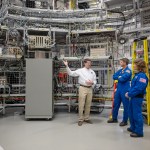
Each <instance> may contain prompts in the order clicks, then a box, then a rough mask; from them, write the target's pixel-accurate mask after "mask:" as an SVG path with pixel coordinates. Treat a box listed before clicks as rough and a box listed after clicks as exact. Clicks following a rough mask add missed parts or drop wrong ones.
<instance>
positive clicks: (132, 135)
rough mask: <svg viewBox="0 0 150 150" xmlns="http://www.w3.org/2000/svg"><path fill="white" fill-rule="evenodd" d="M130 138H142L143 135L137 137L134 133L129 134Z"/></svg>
mask: <svg viewBox="0 0 150 150" xmlns="http://www.w3.org/2000/svg"><path fill="white" fill-rule="evenodd" d="M130 136H131V137H134V138H138V137H143V135H139V134H136V133H131V134H130Z"/></svg>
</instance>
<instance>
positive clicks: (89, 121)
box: [84, 120, 93, 124]
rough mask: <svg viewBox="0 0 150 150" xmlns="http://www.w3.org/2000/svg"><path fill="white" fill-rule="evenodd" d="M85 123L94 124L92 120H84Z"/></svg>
mask: <svg viewBox="0 0 150 150" xmlns="http://www.w3.org/2000/svg"><path fill="white" fill-rule="evenodd" d="M84 122H86V123H89V124H93V122H92V121H91V120H84Z"/></svg>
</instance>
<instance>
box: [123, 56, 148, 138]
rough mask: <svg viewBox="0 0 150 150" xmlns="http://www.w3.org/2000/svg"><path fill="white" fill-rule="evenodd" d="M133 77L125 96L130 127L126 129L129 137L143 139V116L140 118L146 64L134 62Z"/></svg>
mask: <svg viewBox="0 0 150 150" xmlns="http://www.w3.org/2000/svg"><path fill="white" fill-rule="evenodd" d="M133 71H134V73H135V76H134V77H133V79H132V82H131V88H130V89H129V91H128V92H127V93H126V94H125V96H126V97H127V98H129V99H130V103H129V120H130V127H129V128H127V130H128V131H129V132H132V133H131V134H130V136H131V137H143V116H142V102H143V98H144V95H145V94H146V87H147V84H148V78H147V76H146V74H145V71H146V63H145V61H143V60H142V59H136V60H135V61H134V70H133Z"/></svg>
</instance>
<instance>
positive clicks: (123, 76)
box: [107, 58, 132, 126]
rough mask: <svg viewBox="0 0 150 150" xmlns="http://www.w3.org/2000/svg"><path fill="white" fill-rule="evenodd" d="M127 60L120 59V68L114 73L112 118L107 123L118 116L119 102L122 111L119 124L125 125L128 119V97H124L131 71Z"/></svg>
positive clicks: (112, 121) (115, 120)
mask: <svg viewBox="0 0 150 150" xmlns="http://www.w3.org/2000/svg"><path fill="white" fill-rule="evenodd" d="M128 63H129V60H128V59H127V58H122V59H120V65H121V67H122V69H120V70H118V71H117V72H116V73H115V74H114V75H113V79H114V80H118V84H117V91H116V93H115V97H114V108H113V111H112V119H109V120H108V121H107V122H108V123H117V122H118V120H117V117H118V111H119V107H120V105H121V102H122V103H123V107H124V112H123V120H122V122H121V123H120V126H125V125H127V121H128V108H129V99H128V98H126V97H125V93H126V92H127V91H128V89H129V88H130V81H131V76H132V72H131V70H130V69H129V67H128Z"/></svg>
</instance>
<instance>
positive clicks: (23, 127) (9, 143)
mask: <svg viewBox="0 0 150 150" xmlns="http://www.w3.org/2000/svg"><path fill="white" fill-rule="evenodd" d="M108 114H109V113H108V111H103V113H102V114H92V115H91V120H92V121H93V124H86V123H84V124H83V125H82V126H81V127H79V126H78V125H77V114H76V113H67V112H57V113H56V114H55V118H54V119H53V120H51V121H45V120H38V121H33V120H32V121H31V120H30V121H25V120H24V115H18V113H16V112H15V113H10V114H9V113H8V114H6V115H5V116H2V115H1V116H0V145H1V146H2V147H3V148H4V150H116V149H119V150H128V149H136V150H149V149H150V127H148V126H146V125H145V127H144V130H145V136H144V138H139V139H134V138H131V137H130V136H129V133H128V132H127V131H126V128H127V127H120V126H119V125H118V124H107V119H108ZM119 118H121V116H119Z"/></svg>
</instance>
